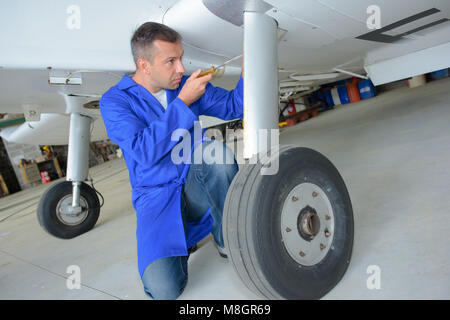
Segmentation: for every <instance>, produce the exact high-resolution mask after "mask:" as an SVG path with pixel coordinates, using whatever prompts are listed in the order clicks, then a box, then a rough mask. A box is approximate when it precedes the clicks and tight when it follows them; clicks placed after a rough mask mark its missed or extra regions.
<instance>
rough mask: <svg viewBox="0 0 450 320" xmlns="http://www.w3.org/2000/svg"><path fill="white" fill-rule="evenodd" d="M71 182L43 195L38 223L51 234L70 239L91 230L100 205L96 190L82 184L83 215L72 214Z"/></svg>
mask: <svg viewBox="0 0 450 320" xmlns="http://www.w3.org/2000/svg"><path fill="white" fill-rule="evenodd" d="M71 206H72V182H71V181H64V182H62V183H58V184H56V185H54V186H52V187H50V188H49V189H47V191H46V192H45V193H44V194H43V195H42V197H41V200H40V202H39V205H38V210H37V216H38V221H39V224H40V225H41V226H42V227H43V228H44V230H46V231H47V232H48V233H50V234H51V235H54V236H55V237H58V238H62V239H71V238H74V237H76V236H78V235H80V234H83V233H85V232H87V231H89V230H91V229H92V228H93V227H94V226H95V224H96V222H97V220H98V217H99V214H100V204H99V201H98V197H97V194H96V192H95V191H94V189H92V188H91V187H89V186H88V185H87V184H85V183H81V185H80V206H81V207H82V211H81V212H80V213H76V214H74V213H71V212H70V211H69V210H68V209H69V207H71Z"/></svg>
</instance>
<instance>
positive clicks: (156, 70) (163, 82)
mask: <svg viewBox="0 0 450 320" xmlns="http://www.w3.org/2000/svg"><path fill="white" fill-rule="evenodd" d="M183 53H184V50H183V46H182V45H181V41H177V42H175V43H171V42H167V41H161V40H155V41H153V50H152V52H151V56H152V57H153V59H152V61H150V62H149V63H150V65H149V67H148V69H147V72H146V73H147V74H148V76H149V80H150V82H151V84H152V86H153V87H154V88H161V89H176V88H178V86H179V85H180V81H181V77H182V75H183V73H184V72H186V69H185V68H184V66H183V63H182V62H181V59H182V57H183Z"/></svg>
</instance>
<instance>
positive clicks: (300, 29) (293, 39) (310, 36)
mask: <svg viewBox="0 0 450 320" xmlns="http://www.w3.org/2000/svg"><path fill="white" fill-rule="evenodd" d="M267 15H268V16H271V17H272V18H274V19H275V20H276V21H277V22H278V27H279V28H281V29H283V30H287V33H286V34H285V35H284V36H283V38H282V39H281V42H282V43H283V44H284V45H286V46H289V47H297V48H320V47H322V46H324V45H326V44H330V43H332V42H334V41H335V40H336V39H335V38H334V37H333V36H331V35H330V34H329V33H327V32H325V31H323V30H322V29H320V28H317V27H316V26H314V25H310V24H307V23H304V22H302V21H300V20H298V19H295V18H293V17H291V16H290V15H288V14H286V13H285V12H282V11H279V10H270V11H268V12H267Z"/></svg>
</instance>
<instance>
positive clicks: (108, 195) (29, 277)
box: [0, 79, 450, 299]
mask: <svg viewBox="0 0 450 320" xmlns="http://www.w3.org/2000/svg"><path fill="white" fill-rule="evenodd" d="M449 88H450V79H444V80H440V81H435V82H432V83H428V84H427V85H426V86H422V87H418V88H414V89H410V88H406V87H405V88H400V89H396V90H393V91H389V92H386V93H383V94H381V95H379V96H377V97H375V98H373V99H370V100H366V101H362V102H359V103H355V104H350V105H345V106H339V107H337V108H336V109H335V110H331V111H327V112H325V113H322V114H321V115H320V116H319V117H316V118H313V119H311V120H308V121H306V122H304V123H301V124H299V125H297V126H295V127H291V128H288V129H286V130H284V131H283V132H282V134H281V137H280V141H281V143H283V144H296V145H299V146H305V147H310V148H313V149H315V150H317V151H319V152H321V153H323V154H324V155H325V156H327V157H328V158H329V159H330V160H331V161H332V162H333V163H334V165H335V166H336V167H337V168H338V170H339V171H340V173H341V175H342V177H343V178H344V180H345V182H346V184H347V188H348V190H349V193H350V196H351V200H352V203H353V209H354V217H355V241H354V248H353V257H352V261H351V263H350V266H349V269H348V270H347V273H346V274H345V276H344V278H343V279H342V280H341V282H340V283H339V284H338V285H337V286H336V287H335V288H334V289H333V290H332V291H331V292H330V293H329V294H327V295H326V296H325V297H324V299H449V298H450V268H449V265H450V250H449V249H448V247H447V246H448V245H449V234H450V197H449V196H448V195H449V194H450V165H449V164H450V126H449V121H450V104H449V101H450V93H449ZM91 175H92V176H93V177H94V180H95V181H96V188H98V189H99V190H100V191H101V192H102V193H103V195H104V197H105V201H106V202H105V205H104V207H103V208H102V212H101V215H100V218H99V221H98V222H97V225H96V226H95V228H94V229H93V230H91V231H90V232H88V233H86V234H84V235H81V236H79V237H77V238H75V239H72V240H60V239H57V238H54V237H52V236H50V235H48V234H47V233H46V232H45V231H44V230H43V229H42V228H41V227H40V226H39V224H38V221H37V218H36V215H35V212H36V206H37V203H38V201H39V197H40V195H41V194H42V192H43V191H44V189H45V188H46V187H47V186H44V185H42V186H39V187H36V188H34V189H31V190H26V191H22V192H20V193H17V194H13V195H11V196H8V197H6V198H2V199H0V299H147V297H146V295H145V294H144V292H143V290H142V285H141V282H140V279H139V275H138V272H137V260H136V240H135V223H136V219H135V214H134V211H133V208H132V207H131V202H130V201H131V196H130V186H129V182H128V171H127V169H126V167H125V164H124V161H123V160H115V161H111V162H108V163H105V164H103V165H100V166H97V167H95V168H92V169H91ZM52 183H55V182H52ZM71 265H77V266H79V267H80V271H81V289H73V290H69V289H68V288H67V286H66V282H67V279H68V277H69V276H70V273H68V272H67V271H68V269H67V268H68V267H69V266H71ZM371 266H377V267H378V268H379V269H378V270H379V271H380V273H379V276H380V277H379V280H380V282H379V284H380V287H379V289H377V288H374V289H369V288H370V287H371V286H369V288H368V286H367V283H368V280H371V279H373V276H374V274H371V272H373V271H371V270H372V269H371V268H372V267H371ZM370 283H372V282H371V281H369V284H370ZM180 299H258V297H257V296H256V295H254V294H253V293H252V292H250V291H249V290H248V289H247V288H246V287H245V286H244V285H243V284H242V283H241V281H240V280H239V278H238V276H237V274H236V273H235V272H234V269H233V267H232V266H231V264H230V262H229V261H227V260H225V259H222V258H220V257H219V255H218V254H217V251H216V249H215V247H214V246H213V243H212V240H211V238H210V237H208V238H206V239H205V240H204V241H202V242H201V244H200V248H199V250H198V251H197V252H195V253H194V254H193V255H192V256H191V257H190V259H189V281H188V285H187V287H186V289H185V291H184V293H183V294H182V295H181V297H180Z"/></svg>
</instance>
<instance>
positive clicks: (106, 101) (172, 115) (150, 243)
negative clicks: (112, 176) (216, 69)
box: [100, 76, 243, 277]
mask: <svg viewBox="0 0 450 320" xmlns="http://www.w3.org/2000/svg"><path fill="white" fill-rule="evenodd" d="M187 78H188V77H187V76H184V77H183V78H182V80H181V83H180V86H179V87H178V89H175V90H166V96H167V109H166V110H164V108H163V106H162V105H161V104H160V103H159V101H158V100H157V99H156V98H155V97H154V96H153V95H152V94H151V93H150V92H149V91H148V90H147V89H145V88H144V87H143V86H141V85H139V84H137V83H136V82H134V80H133V79H131V78H130V77H128V76H124V77H123V78H122V79H121V80H120V82H119V83H118V84H117V85H115V86H113V87H111V88H110V89H109V90H108V91H107V92H106V93H105V94H104V95H103V96H102V98H101V100H100V111H101V114H102V118H103V121H104V123H105V126H106V131H107V133H108V137H109V138H110V139H111V141H113V142H114V143H116V144H117V145H118V146H119V147H120V149H121V150H122V153H123V157H124V159H125V162H126V165H127V167H128V171H129V176H130V183H131V187H132V203H133V207H134V209H135V210H136V215H137V217H136V218H137V219H136V221H137V227H136V239H137V255H138V269H139V274H140V275H141V277H142V274H143V273H144V270H145V268H146V267H147V266H148V264H149V263H151V262H152V261H154V260H156V259H159V258H163V257H172V256H185V255H187V248H190V247H191V246H193V245H194V244H195V243H197V242H198V241H200V240H201V239H203V238H204V237H206V236H207V235H208V234H209V233H210V232H211V226H212V217H211V215H210V214H209V210H208V211H207V212H206V213H205V215H204V216H203V218H202V219H201V220H200V221H196V222H189V223H187V226H186V233H185V228H184V225H183V221H182V217H181V192H182V186H183V184H184V182H185V179H186V176H187V173H188V170H189V163H183V162H182V163H179V164H175V163H174V162H173V161H172V157H171V151H172V149H173V148H174V146H176V145H177V144H178V143H182V140H183V137H180V139H178V140H176V141H172V133H173V131H174V130H176V129H185V130H189V133H190V138H191V146H192V148H191V154H192V150H193V148H194V146H195V145H197V144H198V143H201V142H202V141H201V139H202V138H201V137H200V141H194V136H195V135H194V122H195V121H199V120H198V117H199V115H208V116H214V117H218V118H221V119H223V120H232V119H236V118H242V115H243V80H242V77H241V78H240V80H239V82H238V84H237V86H236V88H235V89H234V90H231V91H227V90H225V89H222V88H218V87H214V86H213V85H211V84H207V86H206V90H205V93H204V94H203V95H202V96H201V97H200V98H199V99H198V100H197V101H195V102H194V103H192V104H191V105H190V106H186V104H185V103H184V102H183V101H182V100H181V99H179V98H178V93H179V92H180V90H181V88H182V87H183V85H184V84H185V82H186V79H187ZM185 138H186V137H185ZM177 149H178V148H177Z"/></svg>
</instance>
